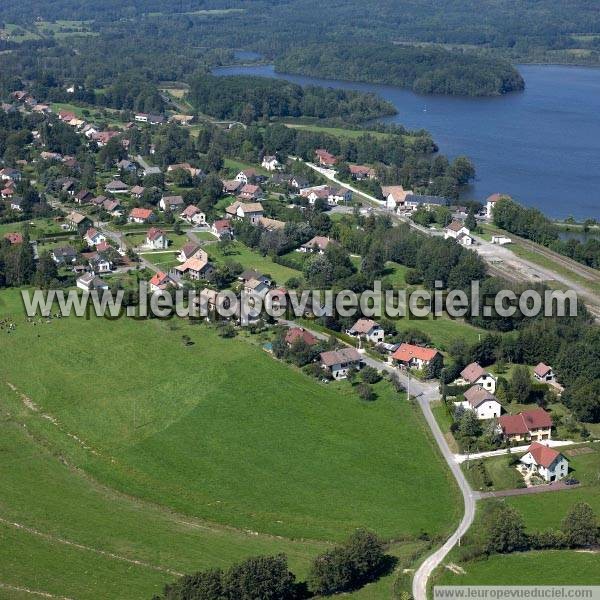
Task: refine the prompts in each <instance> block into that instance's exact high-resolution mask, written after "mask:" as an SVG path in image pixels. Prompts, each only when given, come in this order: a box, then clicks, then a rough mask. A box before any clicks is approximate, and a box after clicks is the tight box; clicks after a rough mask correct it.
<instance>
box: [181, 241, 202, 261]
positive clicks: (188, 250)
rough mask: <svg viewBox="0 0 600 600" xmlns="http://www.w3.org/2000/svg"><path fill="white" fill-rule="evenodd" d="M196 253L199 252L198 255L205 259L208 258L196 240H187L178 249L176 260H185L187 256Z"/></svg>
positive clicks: (190, 256) (189, 256)
mask: <svg viewBox="0 0 600 600" xmlns="http://www.w3.org/2000/svg"><path fill="white" fill-rule="evenodd" d="M196 254H199V255H200V257H203V258H204V259H205V260H208V255H206V252H204V250H202V249H201V248H200V246H199V245H198V244H197V243H196V242H187V244H184V245H183V247H182V248H181V250H180V251H179V254H178V255H177V260H178V261H179V262H185V261H186V260H188V258H192V257H193V256H196Z"/></svg>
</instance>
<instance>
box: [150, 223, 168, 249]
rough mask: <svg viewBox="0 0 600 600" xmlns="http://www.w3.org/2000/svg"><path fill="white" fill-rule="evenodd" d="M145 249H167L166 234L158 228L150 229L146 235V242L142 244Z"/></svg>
mask: <svg viewBox="0 0 600 600" xmlns="http://www.w3.org/2000/svg"><path fill="white" fill-rule="evenodd" d="M144 245H145V246H146V248H151V249H152V250H166V249H167V248H168V247H169V240H168V239H167V234H166V233H165V232H164V231H163V230H162V229H159V228H158V227H150V229H148V233H147V234H146V241H145V242H144Z"/></svg>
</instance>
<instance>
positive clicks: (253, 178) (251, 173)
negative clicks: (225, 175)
mask: <svg viewBox="0 0 600 600" xmlns="http://www.w3.org/2000/svg"><path fill="white" fill-rule="evenodd" d="M264 179H265V177H264V176H263V175H261V174H260V173H259V172H258V171H257V170H256V169H244V170H243V171H240V172H239V173H238V174H237V175H236V176H235V180H236V181H239V182H240V183H242V184H243V185H246V184H248V183H255V182H257V181H263V180H264Z"/></svg>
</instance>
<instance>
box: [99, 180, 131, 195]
mask: <svg viewBox="0 0 600 600" xmlns="http://www.w3.org/2000/svg"><path fill="white" fill-rule="evenodd" d="M104 189H105V190H106V191H107V192H110V193H111V194H126V193H127V192H129V186H128V185H127V184H125V183H123V182H122V181H121V180H120V179H114V180H113V181H111V182H110V183H107V184H106V186H105V188H104Z"/></svg>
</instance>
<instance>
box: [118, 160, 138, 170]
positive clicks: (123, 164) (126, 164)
mask: <svg viewBox="0 0 600 600" xmlns="http://www.w3.org/2000/svg"><path fill="white" fill-rule="evenodd" d="M117 169H119V171H127V172H128V173H135V172H136V171H137V165H136V164H135V163H134V162H132V161H130V160H127V159H126V158H122V159H121V160H120V161H119V162H118V163H117Z"/></svg>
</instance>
